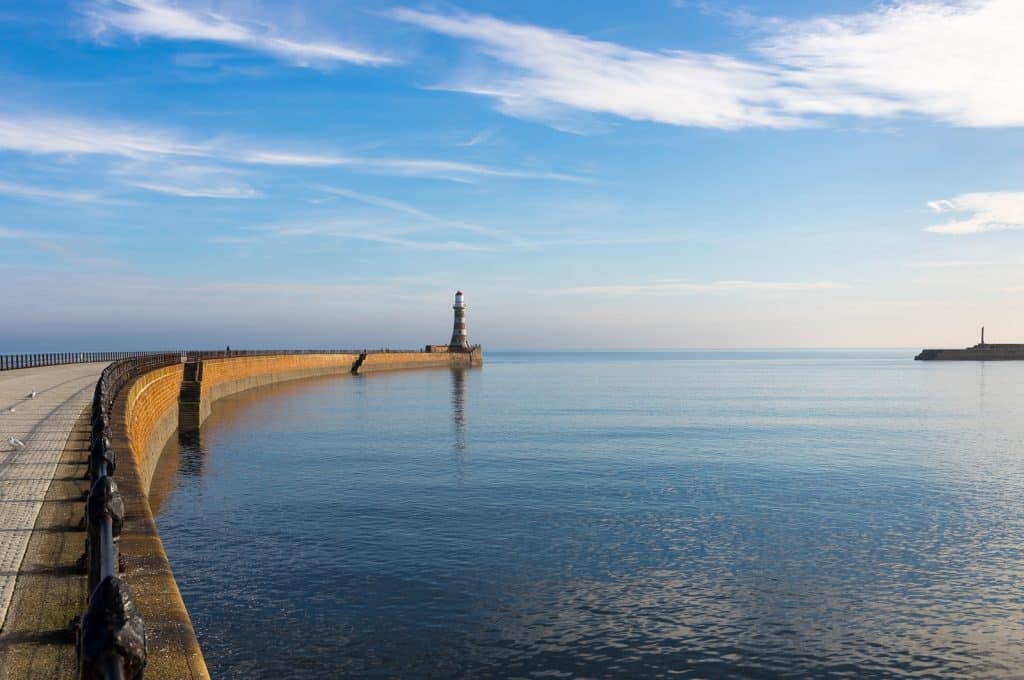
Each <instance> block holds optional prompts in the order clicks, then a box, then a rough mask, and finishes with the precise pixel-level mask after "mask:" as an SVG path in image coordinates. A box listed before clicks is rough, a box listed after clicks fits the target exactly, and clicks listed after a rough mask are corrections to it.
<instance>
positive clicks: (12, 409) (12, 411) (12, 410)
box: [7, 406, 16, 413]
mask: <svg viewBox="0 0 1024 680" xmlns="http://www.w3.org/2000/svg"><path fill="white" fill-rule="evenodd" d="M7 410H8V411H10V412H11V413H14V411H15V410H16V409H15V408H14V407H13V406H12V407H10V408H9V409H7Z"/></svg>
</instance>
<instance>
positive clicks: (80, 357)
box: [0, 349, 419, 371]
mask: <svg viewBox="0 0 1024 680" xmlns="http://www.w3.org/2000/svg"><path fill="white" fill-rule="evenodd" d="M416 351H419V350H394V349H373V350H365V349H246V350H233V349H232V350H223V349H222V350H199V351H196V350H187V351H185V350H179V351H168V350H163V351H159V352H48V353H43V354H0V371H11V370H14V369H16V368H37V367H40V366H62V365H64V364H85V363H91V362H97V361H120V360H122V359H144V358H152V357H160V356H178V357H180V356H188V357H189V358H190V359H217V358H221V357H239V356H269V355H275V354H359V353H361V352H369V353H371V354H373V353H378V352H416Z"/></svg>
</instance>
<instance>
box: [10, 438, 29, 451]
mask: <svg viewBox="0 0 1024 680" xmlns="http://www.w3.org/2000/svg"><path fill="white" fill-rule="evenodd" d="M7 443H8V444H10V445H11V447H12V448H15V449H23V448H25V442H23V441H21V440H20V439H18V438H17V437H8V438H7Z"/></svg>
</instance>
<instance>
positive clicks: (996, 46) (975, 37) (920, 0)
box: [761, 0, 1024, 127]
mask: <svg viewBox="0 0 1024 680" xmlns="http://www.w3.org/2000/svg"><path fill="white" fill-rule="evenodd" d="M1021 10H1022V7H1021V4H1020V2H1019V0H916V1H913V0H911V1H900V2H888V3H886V4H884V5H882V6H881V7H879V8H878V9H877V10H874V11H871V12H866V13H862V14H856V15H848V16H830V17H824V18H820V19H817V20H814V21H809V22H799V23H795V24H788V25H787V24H779V26H780V29H779V31H778V35H777V36H775V37H774V38H772V39H771V40H770V42H768V43H767V44H765V45H763V46H762V47H761V51H762V53H763V54H765V55H767V56H768V57H770V58H772V59H774V60H776V61H778V62H779V63H781V64H783V65H785V66H786V67H788V68H790V69H792V73H793V78H794V79H795V80H796V81H797V82H799V83H801V84H804V85H806V86H807V88H808V89H809V90H810V91H812V92H814V93H818V94H820V95H821V97H822V98H823V99H828V100H831V101H835V102H836V103H837V104H841V103H842V101H841V99H840V97H845V96H849V95H851V94H856V93H869V99H868V100H867V101H868V103H869V104H870V107H869V108H868V109H867V110H865V111H863V112H859V111H857V110H856V109H846V108H845V107H842V106H837V109H845V110H846V112H849V113H853V114H856V115H886V114H888V113H892V112H907V113H913V114H919V115H923V116H928V117H931V118H934V119H937V120H941V121H944V122H947V123H952V124H954V125H962V126H972V127H1001V126H1020V125H1024V89H1022V88H1020V87H1019V86H1017V83H1019V81H1020V74H1021V72H1022V71H1024V41H1022V40H1021V39H1020V36H1021V34H1022V33H1024V11H1021Z"/></svg>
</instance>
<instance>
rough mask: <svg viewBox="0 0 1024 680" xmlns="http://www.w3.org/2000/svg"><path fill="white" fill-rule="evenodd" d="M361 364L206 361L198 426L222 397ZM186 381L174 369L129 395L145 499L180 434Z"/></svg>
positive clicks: (146, 378)
mask: <svg viewBox="0 0 1024 680" xmlns="http://www.w3.org/2000/svg"><path fill="white" fill-rule="evenodd" d="M357 358H358V355H355V354H298V355H278V356H254V357H252V356H248V357H246V356H243V357H230V358H226V359H209V360H206V361H203V362H201V363H202V382H201V391H200V394H201V398H200V401H199V409H200V414H199V415H200V420H199V423H201V422H202V421H203V420H205V418H206V417H207V416H208V415H209V414H210V410H211V409H212V407H213V403H214V402H215V401H217V400H218V399H220V398H222V397H226V396H228V395H231V394H236V393H238V392H242V391H244V390H248V389H252V388H254V387H259V386H261V385H269V384H271V383H275V382H282V381H285V380H297V379H299V378H309V377H313V376H320V375H331V374H337V373H342V374H344V373H349V372H351V370H352V364H353V362H354V361H355V360H356V359H357ZM183 378H184V366H183V365H179V366H170V367H167V368H161V369H157V370H155V371H150V372H149V373H146V374H144V375H142V376H140V377H139V378H138V379H137V380H136V381H135V382H134V383H133V384H132V385H131V387H130V389H129V390H128V398H127V400H126V403H125V416H126V421H127V429H128V440H129V443H130V446H131V452H132V455H133V456H134V457H135V460H136V462H137V464H138V466H139V471H140V474H141V475H142V484H143V489H144V490H145V492H146V493H149V486H150V482H152V480H153V471H154V470H155V469H156V464H157V461H158V460H159V459H160V454H161V452H163V450H164V447H165V446H166V445H167V442H168V441H169V440H170V438H171V437H172V436H174V433H175V431H176V430H177V428H178V416H179V396H180V394H181V387H182V380H183Z"/></svg>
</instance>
